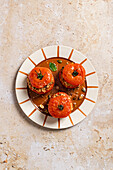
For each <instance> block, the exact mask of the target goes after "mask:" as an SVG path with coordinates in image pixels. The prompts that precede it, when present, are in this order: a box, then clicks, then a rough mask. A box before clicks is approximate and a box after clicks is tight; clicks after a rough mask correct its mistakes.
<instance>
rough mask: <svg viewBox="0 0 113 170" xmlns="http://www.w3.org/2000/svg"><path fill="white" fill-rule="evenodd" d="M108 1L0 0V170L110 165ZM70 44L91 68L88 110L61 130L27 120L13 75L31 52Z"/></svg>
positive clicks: (85, 169) (111, 2)
mask: <svg viewBox="0 0 113 170" xmlns="http://www.w3.org/2000/svg"><path fill="white" fill-rule="evenodd" d="M112 26H113V0H0V65H1V66H0V170H13V169H17V170H50V169H52V170H112V169H113V51H112V50H113V43H112V42H113V31H112V30H113V27H112ZM54 44H60V45H66V46H71V47H73V48H75V49H77V50H79V51H81V52H82V53H83V54H85V55H86V56H87V57H88V58H89V59H90V60H91V62H92V64H93V65H94V67H95V68H96V71H97V74H98V79H99V95H98V100H97V103H96V105H95V108H94V109H93V111H92V113H91V114H90V115H89V116H88V117H87V118H86V119H85V120H84V121H82V122H81V123H79V124H78V125H76V126H74V127H72V128H69V129H66V130H60V131H59V130H49V129H46V128H42V127H40V126H38V125H36V124H34V123H32V122H31V121H30V120H29V119H28V118H26V116H25V115H24V113H23V112H22V110H21V109H20V107H19V105H18V103H17V101H16V96H15V90H14V84H15V77H16V73H17V71H18V69H19V67H20V65H21V64H22V62H23V61H24V60H25V59H26V57H28V56H29V55H30V54H32V53H33V52H34V51H36V50H38V49H40V48H42V47H45V46H48V45H54Z"/></svg>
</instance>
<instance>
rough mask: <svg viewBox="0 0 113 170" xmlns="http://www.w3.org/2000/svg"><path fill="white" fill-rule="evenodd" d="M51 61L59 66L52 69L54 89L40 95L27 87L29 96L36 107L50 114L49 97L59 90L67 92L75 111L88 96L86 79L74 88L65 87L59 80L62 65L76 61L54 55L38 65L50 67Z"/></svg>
mask: <svg viewBox="0 0 113 170" xmlns="http://www.w3.org/2000/svg"><path fill="white" fill-rule="evenodd" d="M50 63H54V64H55V65H56V67H57V70H56V71H52V73H53V76H54V78H55V85H54V87H53V89H52V90H51V91H49V92H48V93H46V94H43V95H39V94H37V93H35V92H33V91H32V90H30V89H29V88H27V90H28V95H29V98H30V99H31V101H32V103H33V104H34V105H35V107H36V108H38V109H39V110H40V111H41V112H42V113H44V114H46V115H49V116H50V114H49V112H48V102H49V99H50V98H51V96H52V95H53V94H55V93H57V92H65V93H67V94H68V95H69V96H70V98H71V100H72V103H73V111H75V110H76V109H77V108H78V107H79V106H80V105H81V104H82V102H83V101H84V98H85V96H86V93H87V82H86V80H85V81H84V83H83V84H82V85H79V86H78V87H76V88H74V89H68V88H65V87H64V86H63V85H62V84H61V82H60V80H59V72H60V70H61V69H62V67H64V66H65V65H67V64H70V63H74V62H73V61H71V60H68V59H65V58H62V57H53V58H50V59H46V60H44V61H42V62H40V63H39V64H38V65H37V66H38V67H47V68H49V69H50V66H49V64H50ZM73 111H72V112H73Z"/></svg>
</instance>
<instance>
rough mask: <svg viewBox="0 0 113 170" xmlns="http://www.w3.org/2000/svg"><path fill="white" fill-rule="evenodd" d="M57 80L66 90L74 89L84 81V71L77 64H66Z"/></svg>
mask: <svg viewBox="0 0 113 170" xmlns="http://www.w3.org/2000/svg"><path fill="white" fill-rule="evenodd" d="M59 79H60V81H61V83H62V85H63V86H65V87H66V88H75V87H77V86H78V85H81V84H83V82H84V81H85V69H84V67H83V66H82V65H81V64H78V63H72V64H67V65H66V66H65V67H62V69H61V71H60V73H59Z"/></svg>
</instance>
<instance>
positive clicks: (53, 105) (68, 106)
mask: <svg viewBox="0 0 113 170" xmlns="http://www.w3.org/2000/svg"><path fill="white" fill-rule="evenodd" d="M55 95H58V96H56V97H52V98H51V99H50V101H49V105H48V111H49V113H50V115H51V116H53V117H55V118H64V117H67V116H69V114H70V113H71V111H72V109H73V105H72V101H71V99H70V97H69V96H68V95H67V94H66V93H64V92H58V93H56V94H55ZM55 95H54V96H55ZM59 105H62V106H63V110H59V108H58V106H59Z"/></svg>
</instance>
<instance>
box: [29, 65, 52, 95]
mask: <svg viewBox="0 0 113 170" xmlns="http://www.w3.org/2000/svg"><path fill="white" fill-rule="evenodd" d="M27 83H28V86H29V88H30V89H31V90H32V91H34V92H36V93H38V94H44V93H47V92H48V91H50V90H51V89H52V88H53V86H54V77H53V74H52V72H51V70H50V69H48V68H45V67H35V68H34V69H33V70H32V71H31V72H30V73H29V75H28V78H27Z"/></svg>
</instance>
